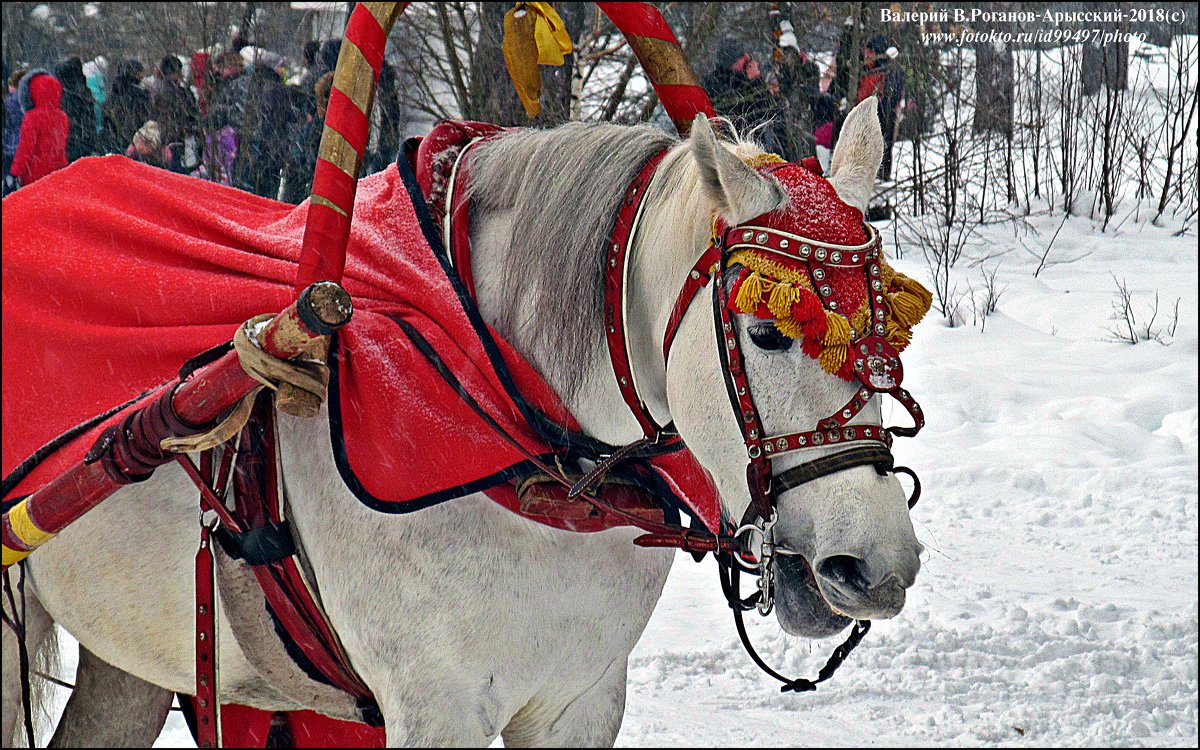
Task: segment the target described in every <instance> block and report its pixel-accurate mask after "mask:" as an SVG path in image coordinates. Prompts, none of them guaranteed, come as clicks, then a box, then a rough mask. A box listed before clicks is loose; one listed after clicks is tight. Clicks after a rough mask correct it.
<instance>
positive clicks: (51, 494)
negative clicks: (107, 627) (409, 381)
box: [0, 283, 353, 570]
mask: <svg viewBox="0 0 1200 750" xmlns="http://www.w3.org/2000/svg"><path fill="white" fill-rule="evenodd" d="M349 300H350V297H349V295H347V294H346V292H345V291H344V290H342V289H341V287H339V286H337V285H336V284H329V283H326V284H324V285H321V284H317V285H313V287H312V288H310V289H308V290H306V291H305V293H304V294H302V295H301V296H300V299H299V300H297V301H296V302H294V303H292V304H291V305H289V306H288V308H287V309H286V310H284V311H283V312H281V313H280V314H279V315H276V316H275V317H274V318H273V319H272V320H271V321H269V322H268V323H267V324H266V325H265V326H264V327H263V330H262V331H261V332H259V340H260V342H263V343H264V344H265V348H269V351H268V353H269V354H271V355H272V356H275V357H279V358H280V359H288V358H290V357H292V356H296V355H300V354H304V353H305V352H306V351H308V349H309V348H310V347H311V345H312V343H313V342H314V341H315V340H318V339H320V338H321V337H323V336H325V335H328V333H330V332H332V330H334V329H336V328H338V327H339V326H341V325H344V324H345V323H347V322H348V321H349V320H350V317H351V315H352V312H353V311H352V309H351V308H350V306H349ZM313 328H317V329H318V330H313ZM259 385H260V384H259V382H258V381H257V380H255V379H254V378H252V377H250V376H249V375H248V374H247V373H246V371H245V370H243V369H242V366H241V363H240V362H239V361H238V357H237V354H236V353H235V352H229V353H228V354H226V355H225V356H223V357H221V358H220V359H218V360H216V361H215V362H211V363H209V364H208V365H205V366H204V367H202V368H200V369H199V370H196V372H194V373H192V376H191V377H189V378H188V379H187V380H186V381H184V382H183V383H181V384H179V387H178V388H176V389H175V391H174V395H172V393H171V390H170V388H169V387H168V388H166V389H164V390H163V391H161V392H160V395H159V396H158V399H170V400H171V405H170V408H171V409H173V410H174V412H175V414H177V415H178V416H179V418H180V419H182V420H183V421H184V422H186V423H187V424H189V425H196V427H195V428H194V429H185V430H183V431H182V434H170V435H168V434H159V432H162V431H161V430H156V429H155V428H154V427H152V426H151V425H149V424H143V423H138V424H137V425H136V426H137V428H138V429H132V430H131V432H132V433H133V434H135V435H144V436H145V437H144V439H140V440H139V442H138V448H139V451H138V453H139V454H140V455H153V454H155V453H157V452H158V451H159V447H158V443H159V441H160V440H162V439H163V438H166V437H187V436H190V435H198V434H201V433H204V432H207V431H208V430H209V428H210V426H211V425H212V424H213V423H214V422H216V421H218V420H220V419H221V418H223V417H224V416H225V415H226V414H228V413H229V411H230V410H231V409H233V407H234V406H236V405H237V404H238V402H240V401H241V400H242V399H243V398H245V397H246V395H248V394H249V393H250V392H251V391H253V390H254V389H255V388H258V387H259ZM153 403H154V400H152V401H150V402H147V403H146V404H145V405H144V406H143V407H142V409H141V410H140V412H139V413H137V414H135V416H134V417H133V418H134V420H139V419H142V418H143V417H144V416H145V415H146V414H147V413H148V412H147V410H148V409H149V408H150V406H151V405H152V404H153ZM146 421H147V422H149V421H152V420H146ZM173 458H174V456H173V455H166V456H165V457H163V458H162V459H161V460H157V459H155V460H154V462H155V463H157V464H158V465H161V464H163V463H167V462H168V461H171V460H173ZM121 468H128V469H133V468H134V467H121ZM123 486H125V482H121V481H118V480H117V479H114V478H113V477H111V476H110V475H109V473H108V470H106V469H105V467H104V462H103V461H95V462H93V463H86V464H85V463H80V464H76V465H75V466H73V467H71V468H70V469H68V470H67V471H65V472H63V473H62V474H60V475H59V476H57V477H56V478H55V479H53V480H52V481H50V482H49V483H48V484H46V485H45V486H43V487H42V488H41V489H39V490H38V491H37V492H34V493H33V494H31V495H30V496H29V497H27V498H25V499H24V500H22V501H21V502H20V503H17V505H15V506H13V507H12V508H11V509H9V510H8V511H7V512H6V513H5V514H4V516H3V519H2V520H0V537H2V542H3V569H5V570H7V569H8V567H9V566H10V565H12V564H14V563H16V562H19V561H21V560H23V559H25V558H26V557H27V556H28V555H29V554H30V553H31V552H33V550H35V549H37V548H38V547H39V546H41V545H42V544H45V543H46V542H47V541H49V540H50V539H52V538H53V537H54V535H55V534H57V533H59V532H60V531H62V530H63V529H65V528H66V527H67V526H68V525H70V524H71V523H73V522H74V521H76V520H78V519H79V518H80V517H82V516H83V515H84V514H85V513H87V512H88V511H89V510H91V509H92V508H94V507H96V506H97V505H99V504H100V502H101V501H103V500H104V499H105V498H107V497H108V496H109V495H111V494H113V493H114V492H116V491H117V490H119V489H121V488H122V487H123Z"/></svg>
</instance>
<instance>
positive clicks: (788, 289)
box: [767, 282, 798, 318]
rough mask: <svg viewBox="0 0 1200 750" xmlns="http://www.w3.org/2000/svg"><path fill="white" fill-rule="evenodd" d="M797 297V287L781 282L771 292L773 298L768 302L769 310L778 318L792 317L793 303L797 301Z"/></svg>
mask: <svg viewBox="0 0 1200 750" xmlns="http://www.w3.org/2000/svg"><path fill="white" fill-rule="evenodd" d="M797 295H798V293H797V291H796V288H795V287H793V286H792V285H791V284H785V283H782V282H780V283H778V284H776V285H775V288H774V289H772V290H771V296H770V298H769V299H768V300H767V309H768V310H770V311H771V314H772V315H774V316H775V317H776V318H788V317H791V315H792V303H793V302H795V301H796V298H797Z"/></svg>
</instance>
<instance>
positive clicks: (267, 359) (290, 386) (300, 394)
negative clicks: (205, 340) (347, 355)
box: [159, 313, 329, 453]
mask: <svg viewBox="0 0 1200 750" xmlns="http://www.w3.org/2000/svg"><path fill="white" fill-rule="evenodd" d="M273 317H274V316H273V315H271V314H269V313H268V314H265V315H256V316H255V317H253V318H250V319H249V320H247V321H246V322H245V323H243V324H242V325H241V326H239V327H238V330H237V333H236V334H234V337H233V348H234V351H236V352H237V355H238V362H239V363H240V364H241V365H242V369H243V370H245V371H246V374H247V375H249V376H250V377H252V378H254V379H255V380H257V381H258V382H260V383H262V384H263V387H265V388H270V389H271V390H273V391H276V392H277V393H278V395H279V398H280V400H282V399H283V397H284V395H285V394H287V396H288V397H289V398H290V399H292V400H293V401H296V400H305V401H308V402H311V403H314V404H316V405H320V404H321V403H324V401H325V397H326V395H327V394H328V391H329V366H328V365H327V364H325V362H324V361H322V360H323V354H324V351H323V350H324V348H325V342H326V341H327V339H318V341H319V342H320V343H319V344H318V345H316V348H313V349H310V351H309V352H308V353H307V354H306V355H304V356H303V357H302V358H297V359H290V360H282V359H279V358H278V357H272V356H271V355H270V354H267V353H266V352H264V351H263V350H262V349H260V348H259V347H258V345H257V344H255V343H254V333H255V331H256V330H257V329H258V328H259V327H260V326H261V325H262V324H263V323H264V322H266V321H268V320H271V319H272V318H273ZM261 390H262V388H255V389H254V390H253V391H251V392H250V393H248V394H246V397H245V398H243V399H242V400H241V401H240V402H239V403H238V405H237V406H236V407H234V409H233V411H232V412H231V413H230V414H229V416H228V417H226V418H225V419H224V420H222V421H221V423H220V424H218V425H217V426H216V427H214V428H212V429H211V430H209V431H208V432H205V433H203V434H201V435H193V436H190V437H169V438H165V439H163V441H162V442H161V443H160V444H159V447H160V448H162V449H163V450H165V451H171V452H172V453H196V452H200V451H206V450H211V449H212V448H216V447H217V446H218V445H223V444H224V443H226V442H228V441H230V440H232V439H233V438H235V437H236V436H237V435H238V434H240V433H241V431H242V428H243V427H245V426H246V422H248V421H250V412H251V411H252V410H253V408H254V399H255V397H257V396H258V392H259V391H261Z"/></svg>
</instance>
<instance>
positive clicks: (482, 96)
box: [463, 3, 529, 127]
mask: <svg viewBox="0 0 1200 750" xmlns="http://www.w3.org/2000/svg"><path fill="white" fill-rule="evenodd" d="M511 7H512V6H510V5H508V4H507V3H479V4H478V8H479V44H478V46H477V47H476V48H475V56H474V58H473V59H472V60H471V92H470V94H471V95H470V98H469V101H468V103H467V107H466V111H465V112H463V117H465V118H466V119H468V120H481V121H483V122H494V123H496V124H497V125H501V126H504V127H512V126H514V125H528V124H529V117H528V116H527V115H526V114H525V108H524V107H522V106H521V100H520V99H519V98H518V97H517V90H516V88H514V87H513V83H512V79H511V78H509V75H508V68H507V66H505V64H504V52H503V50H502V47H501V45H503V43H504V14H505V13H507V12H508V10H509V8H511Z"/></svg>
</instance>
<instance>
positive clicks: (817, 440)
mask: <svg viewBox="0 0 1200 750" xmlns="http://www.w3.org/2000/svg"><path fill="white" fill-rule="evenodd" d="M824 442H825V436H824V435H822V434H821V433H819V432H818V433H817V434H816V435H813V445H820V444H821V443H824Z"/></svg>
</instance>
